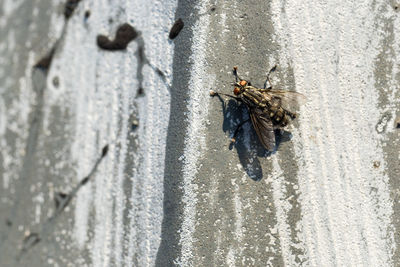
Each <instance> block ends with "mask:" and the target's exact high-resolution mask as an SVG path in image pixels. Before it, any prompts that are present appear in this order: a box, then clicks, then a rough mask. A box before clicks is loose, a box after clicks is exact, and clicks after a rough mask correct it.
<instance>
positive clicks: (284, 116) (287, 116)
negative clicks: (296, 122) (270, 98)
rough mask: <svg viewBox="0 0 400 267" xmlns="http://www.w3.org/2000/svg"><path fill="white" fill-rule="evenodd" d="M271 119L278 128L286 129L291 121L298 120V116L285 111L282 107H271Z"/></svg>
mask: <svg viewBox="0 0 400 267" xmlns="http://www.w3.org/2000/svg"><path fill="white" fill-rule="evenodd" d="M269 112H270V114H269V115H270V118H271V120H272V123H273V124H274V126H276V127H285V126H286V125H288V124H289V122H290V120H292V119H294V118H296V115H295V114H293V113H290V112H288V111H286V110H284V109H283V108H281V107H274V106H271V107H270V110H269Z"/></svg>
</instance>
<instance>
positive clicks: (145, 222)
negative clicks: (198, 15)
mask: <svg viewBox="0 0 400 267" xmlns="http://www.w3.org/2000/svg"><path fill="white" fill-rule="evenodd" d="M85 4H86V5H87V6H90V11H91V16H90V18H89V19H88V20H87V22H84V21H83V20H82V16H78V15H77V14H79V12H80V13H81V12H82V9H81V6H80V5H79V7H78V9H77V10H76V11H75V14H74V16H72V17H71V19H70V20H69V22H68V31H67V34H66V36H65V40H64V44H63V49H62V50H60V54H59V55H57V57H56V58H55V59H54V61H53V63H52V68H51V71H50V73H49V82H48V85H49V90H48V92H47V94H48V95H47V96H46V101H48V105H47V106H46V108H45V116H47V117H48V116H50V112H51V109H50V107H51V106H53V105H57V106H59V107H61V109H62V110H63V111H65V112H68V113H70V114H71V116H72V119H71V120H72V122H71V123H70V125H71V129H70V131H71V132H72V133H74V135H75V136H73V137H72V140H74V141H73V144H72V149H71V154H72V158H73V162H75V164H76V177H77V180H76V182H77V181H78V179H80V178H82V177H84V176H85V175H87V173H88V172H89V171H90V169H91V168H92V166H93V164H94V162H95V160H96V159H97V158H98V157H99V153H100V150H101V148H102V146H104V145H105V144H107V143H109V144H110V152H109V153H108V155H107V157H106V158H105V160H104V161H103V162H102V164H101V166H100V167H99V169H98V172H97V174H96V177H94V179H93V181H92V182H91V183H89V184H88V185H86V186H85V187H84V188H83V189H82V190H81V191H80V192H79V194H78V196H77V199H76V203H79V204H77V205H76V207H75V220H74V222H75V226H74V234H73V235H74V236H75V237H76V242H77V245H78V246H79V247H80V248H84V247H86V248H87V249H89V250H90V252H91V255H90V257H91V261H92V265H93V266H110V265H112V266H134V265H135V264H139V266H154V263H155V257H156V253H157V249H158V246H159V243H160V237H161V222H162V216H163V213H162V212H163V208H162V207H163V179H164V162H165V146H166V143H165V142H166V135H167V127H168V121H169V113H170V111H169V108H170V95H169V91H168V88H167V86H166V85H165V84H164V82H163V81H162V80H161V79H160V78H159V77H158V76H157V74H155V73H154V71H153V69H151V68H149V67H147V66H145V68H144V69H143V76H144V77H143V79H144V84H143V87H144V90H145V96H144V97H139V98H136V91H137V88H138V81H137V77H136V72H137V67H138V62H137V58H136V55H135V53H136V52H137V48H138V45H137V43H136V42H132V43H130V44H129V46H128V49H127V50H126V51H117V52H110V51H104V50H100V49H99V48H98V47H97V45H96V42H95V40H96V36H97V34H99V33H101V34H106V35H110V36H111V37H112V38H113V36H114V34H115V31H116V29H117V27H118V26H119V25H120V24H122V23H125V22H128V23H130V24H131V25H132V26H134V27H135V28H136V29H137V30H138V31H141V33H142V35H141V36H142V37H143V39H144V42H145V53H146V56H147V58H148V59H149V61H150V62H151V63H152V64H153V65H155V66H157V67H158V68H159V69H160V70H162V71H164V73H166V77H167V79H168V80H170V81H171V80H172V79H171V75H172V57H173V43H172V42H169V41H168V30H169V27H170V26H171V25H172V24H173V18H174V16H175V8H176V1H169V2H168V3H165V2H163V1H152V2H151V3H149V2H148V1H144V0H136V1H129V2H126V1H119V2H117V3H116V2H115V1H114V2H113V3H109V2H108V1H85ZM122 7H124V8H122ZM121 11H122V12H121ZM104 14H107V16H105V15H104ZM109 17H112V18H113V20H114V21H115V23H112V24H109V22H108V18H109ZM148 18H152V19H151V20H149V19H148ZM57 29H58V28H57ZM55 31H57V30H55ZM54 76H58V77H59V80H60V86H59V88H55V87H54V86H53V85H52V84H51V83H52V78H53V77H54ZM131 114H137V115H138V121H139V127H138V128H137V129H136V131H135V132H134V133H130V129H131V128H130V127H131V125H130V121H129V118H130V115H131ZM46 127H47V125H46ZM128 136H134V137H135V138H136V143H135V144H128V142H127V138H128ZM128 156H129V157H130V158H133V160H134V163H133V164H134V166H127V165H126V162H127V161H128ZM128 162H129V161H128ZM131 173H132V176H128V175H127V174H131ZM126 185H128V187H125V188H124V186H126ZM129 186H131V187H132V188H129ZM126 193H128V195H126ZM128 203H129V205H127V204H128ZM127 206H129V207H133V209H132V210H129V211H126V210H125V209H126V207H127ZM127 214H129V215H128V218H126V217H124V216H126V215H127ZM92 215H94V218H93V219H92V217H91V216H92ZM88 237H89V239H88Z"/></svg>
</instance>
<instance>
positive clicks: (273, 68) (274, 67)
mask: <svg viewBox="0 0 400 267" xmlns="http://www.w3.org/2000/svg"><path fill="white" fill-rule="evenodd" d="M275 70H276V65H275V66H273V67H272V69H270V70H269V72H268V74H267V79H266V80H265V83H264V89H266V88H267V82H269V85H270V87H268V89H272V82H271V79H270V78H269V75H270V74H271V72H274V71H275Z"/></svg>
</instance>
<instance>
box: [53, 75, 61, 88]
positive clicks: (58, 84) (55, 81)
mask: <svg viewBox="0 0 400 267" xmlns="http://www.w3.org/2000/svg"><path fill="white" fill-rule="evenodd" d="M53 86H54V87H55V88H58V87H59V86H60V78H58V76H55V77H54V78H53Z"/></svg>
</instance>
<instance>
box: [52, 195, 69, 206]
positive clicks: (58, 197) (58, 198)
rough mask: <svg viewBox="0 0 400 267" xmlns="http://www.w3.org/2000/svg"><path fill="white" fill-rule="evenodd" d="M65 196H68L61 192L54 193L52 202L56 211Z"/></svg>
mask: <svg viewBox="0 0 400 267" xmlns="http://www.w3.org/2000/svg"><path fill="white" fill-rule="evenodd" d="M67 196H68V194H65V193H63V192H56V193H55V195H54V202H55V204H56V209H58V207H59V206H60V203H61V201H63V200H64V199H65V198H66V197H67Z"/></svg>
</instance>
